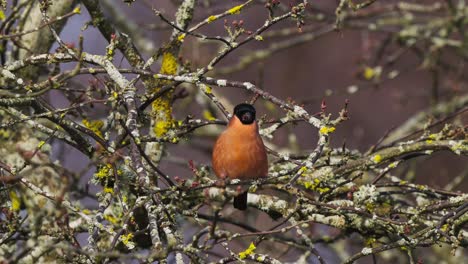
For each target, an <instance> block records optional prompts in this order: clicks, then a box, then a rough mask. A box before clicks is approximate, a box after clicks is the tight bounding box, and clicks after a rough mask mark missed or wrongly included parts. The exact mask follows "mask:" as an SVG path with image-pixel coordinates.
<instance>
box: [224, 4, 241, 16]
mask: <svg viewBox="0 0 468 264" xmlns="http://www.w3.org/2000/svg"><path fill="white" fill-rule="evenodd" d="M243 7H244V5H238V6H235V7H233V8H231V9H229V10H228V13H229V14H231V15H233V14H240V11H241V9H242V8H243Z"/></svg>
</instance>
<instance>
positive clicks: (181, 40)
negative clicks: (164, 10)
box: [177, 33, 186, 42]
mask: <svg viewBox="0 0 468 264" xmlns="http://www.w3.org/2000/svg"><path fill="white" fill-rule="evenodd" d="M185 36H186V34H185V33H183V34H180V35H179V36H178V37H177V40H178V41H179V42H184V39H185Z"/></svg>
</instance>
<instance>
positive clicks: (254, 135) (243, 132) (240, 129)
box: [212, 123, 268, 180]
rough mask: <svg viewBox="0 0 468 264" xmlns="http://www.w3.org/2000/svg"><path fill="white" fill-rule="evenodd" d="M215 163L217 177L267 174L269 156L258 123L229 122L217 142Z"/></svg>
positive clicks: (254, 176) (249, 177) (243, 176)
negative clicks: (258, 129) (231, 123)
mask: <svg viewBox="0 0 468 264" xmlns="http://www.w3.org/2000/svg"><path fill="white" fill-rule="evenodd" d="M212 163H213V169H214V171H215V174H216V176H218V178H226V177H228V178H231V179H242V180H245V179H256V178H259V177H266V176H267V174H268V159H267V154H266V150H265V146H264V145H263V141H262V139H261V137H260V136H259V135H258V132H257V125H256V124H255V123H254V124H252V125H239V126H238V125H235V126H231V125H230V126H229V128H228V129H227V130H226V131H224V132H223V133H222V134H221V135H220V137H219V138H218V140H217V141H216V143H215V146H214V149H213V157H212Z"/></svg>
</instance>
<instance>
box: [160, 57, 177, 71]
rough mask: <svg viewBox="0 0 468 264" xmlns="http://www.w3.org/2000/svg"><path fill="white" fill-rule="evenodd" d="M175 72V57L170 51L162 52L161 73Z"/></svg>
mask: <svg viewBox="0 0 468 264" xmlns="http://www.w3.org/2000/svg"><path fill="white" fill-rule="evenodd" d="M176 72H177V59H176V57H175V56H174V55H173V54H172V53H170V52H164V53H163V58H162V62H161V70H160V71H159V73H161V74H176Z"/></svg>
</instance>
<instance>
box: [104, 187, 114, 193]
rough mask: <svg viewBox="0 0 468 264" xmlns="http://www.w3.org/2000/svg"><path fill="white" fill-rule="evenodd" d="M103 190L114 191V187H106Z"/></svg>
mask: <svg viewBox="0 0 468 264" xmlns="http://www.w3.org/2000/svg"><path fill="white" fill-rule="evenodd" d="M103 191H104V192H105V193H114V188H112V187H104V189H103Z"/></svg>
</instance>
